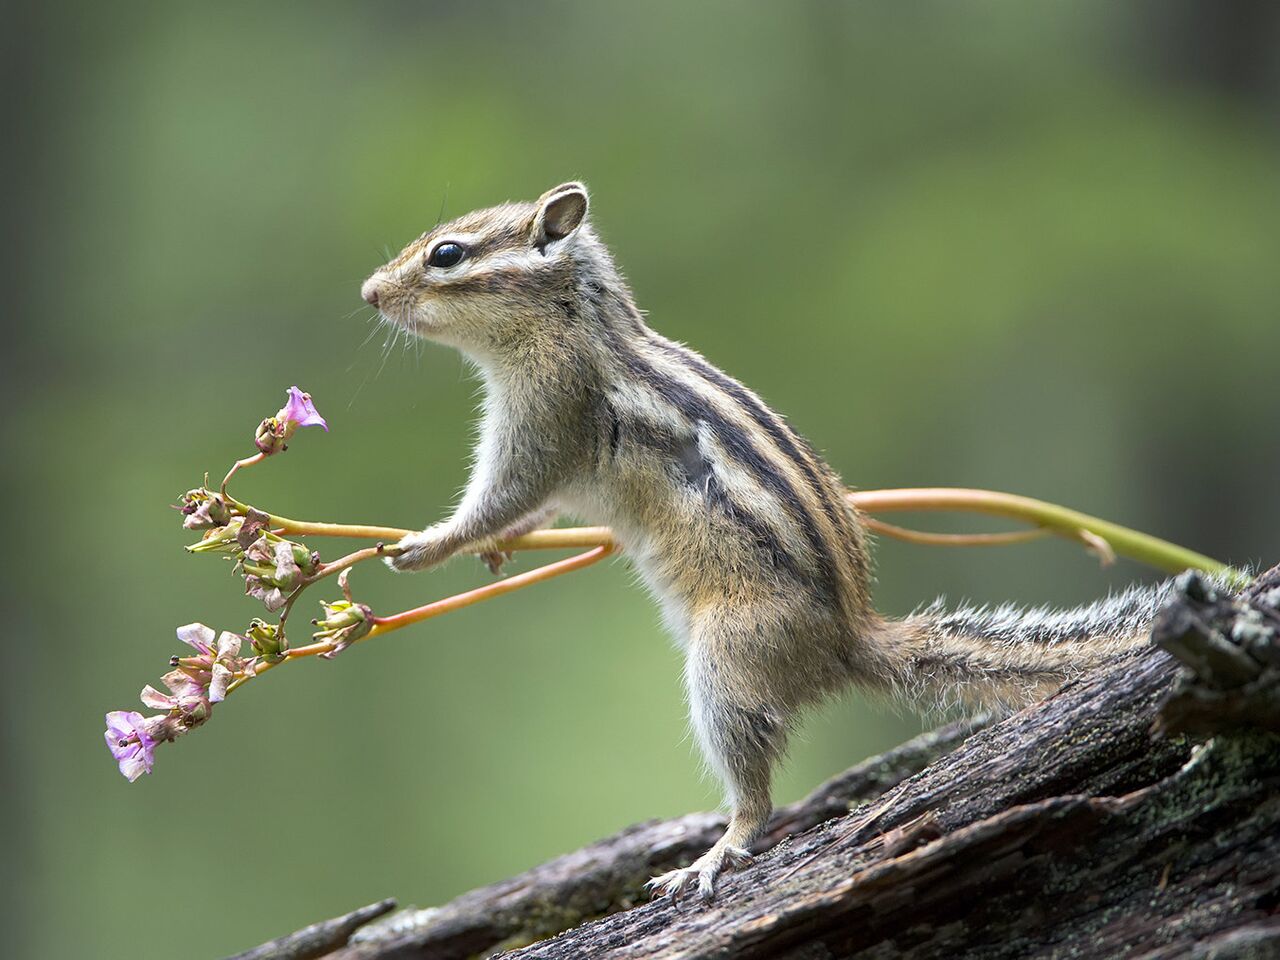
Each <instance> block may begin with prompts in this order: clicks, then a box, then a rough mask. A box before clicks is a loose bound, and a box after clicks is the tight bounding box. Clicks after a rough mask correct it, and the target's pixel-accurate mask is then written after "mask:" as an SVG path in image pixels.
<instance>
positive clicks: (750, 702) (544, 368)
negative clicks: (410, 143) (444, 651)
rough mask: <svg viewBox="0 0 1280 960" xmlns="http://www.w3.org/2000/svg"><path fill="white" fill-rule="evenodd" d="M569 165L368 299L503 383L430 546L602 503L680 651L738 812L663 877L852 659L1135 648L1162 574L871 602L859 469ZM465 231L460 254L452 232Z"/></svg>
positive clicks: (370, 288)
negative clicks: (462, 483) (642, 254)
mask: <svg viewBox="0 0 1280 960" xmlns="http://www.w3.org/2000/svg"><path fill="white" fill-rule="evenodd" d="M586 209H587V194H586V190H585V188H583V187H582V186H581V185H580V184H576V183H570V184H564V185H562V186H560V187H557V188H555V189H554V190H551V191H549V192H548V193H547V194H544V195H543V196H542V197H541V198H540V199H539V200H538V201H535V202H533V203H508V204H504V205H502V206H499V207H494V208H491V209H488V210H481V211H477V212H475V213H470V214H467V215H466V216H463V217H461V218H459V219H458V220H455V221H453V222H452V223H449V224H445V225H443V226H441V227H437V228H436V229H434V230H432V231H430V232H428V233H426V234H423V235H422V236H421V237H419V238H418V239H417V240H416V241H414V243H412V244H410V245H409V246H408V247H406V248H405V249H404V251H403V252H402V253H401V254H400V255H399V256H398V257H397V258H396V259H395V260H392V261H391V262H390V263H388V264H387V265H385V266H384V267H382V268H380V269H379V270H378V271H377V272H375V273H374V275H373V276H372V277H370V278H369V280H368V281H367V282H366V283H365V286H364V289H363V291H362V292H363V293H364V295H365V297H366V299H369V300H370V301H371V302H376V303H377V304H378V306H379V309H381V311H382V312H383V313H384V314H385V315H386V316H387V317H389V318H390V319H392V320H394V321H396V322H398V323H400V324H401V325H403V326H404V327H405V328H406V329H407V330H409V331H411V332H413V333H416V334H418V335H420V336H423V337H426V338H429V339H432V340H435V341H438V342H441V343H445V344H448V345H451V346H454V347H456V348H458V349H459V350H460V351H461V352H462V353H463V354H464V355H465V356H466V357H468V358H469V359H470V360H471V361H472V362H473V363H474V364H475V365H476V367H477V368H478V370H479V372H480V375H481V376H482V378H483V380H484V383H485V388H486V389H485V401H484V406H483V415H482V419H481V424H480V438H479V442H478V444H477V446H476V450H475V463H474V469H473V471H472V476H471V479H470V481H469V483H468V486H467V490H466V492H465V494H464V496H463V498H462V501H461V502H460V504H459V505H458V507H457V508H456V510H455V511H454V513H453V515H452V516H450V517H449V518H448V519H446V520H444V521H441V522H440V523H438V524H436V525H435V526H433V527H430V528H428V529H427V530H425V531H423V532H422V533H419V534H414V535H412V536H410V537H406V538H405V540H404V541H402V543H401V544H400V545H399V546H400V552H399V555H398V556H396V557H395V558H394V559H393V560H392V561H391V563H392V565H393V566H394V567H395V568H396V569H400V570H412V569H422V568H425V567H429V566H431V565H433V564H436V563H439V562H441V561H442V560H444V559H446V558H448V557H449V556H451V555H453V554H455V553H457V552H460V551H472V552H480V553H484V552H486V551H491V550H492V549H493V548H492V543H493V541H494V539H495V538H499V537H501V536H503V535H507V534H510V533H511V532H512V531H518V530H524V529H527V528H529V527H530V525H531V524H534V523H537V522H539V521H540V520H541V519H542V518H545V517H546V516H547V515H548V514H549V513H550V512H553V511H564V512H567V513H570V514H573V515H575V516H578V517H580V518H582V519H584V520H587V521H589V522H593V523H602V524H608V525H610V526H611V527H613V529H614V532H615V535H616V536H617V538H618V540H619V542H620V543H621V545H622V546H623V549H624V553H625V555H626V556H627V557H628V558H630V560H631V562H632V563H633V564H634V565H635V567H636V568H637V570H638V571H639V573H640V575H641V579H642V580H643V581H644V583H645V584H646V585H647V586H648V588H649V590H650V591H651V592H652V593H653V594H654V596H655V598H656V599H657V600H658V602H659V605H660V607H661V609H662V611H663V616H664V620H665V621H666V624H667V626H668V628H669V629H670V630H671V632H672V634H673V635H674V636H675V638H676V639H677V641H678V642H679V643H680V644H681V645H682V646H683V647H684V649H685V654H686V666H685V682H686V687H687V691H688V698H689V704H690V711H691V716H692V724H693V728H694V732H695V734H696V735H697V738H698V741H699V744H700V746H701V748H702V750H703V753H704V755H705V756H706V758H707V762H708V765H709V766H710V767H711V769H712V770H713V771H714V772H715V773H716V775H717V776H718V777H719V778H720V779H721V780H722V781H723V782H724V784H725V787H726V791H727V793H728V799H729V802H730V805H731V807H732V811H733V815H732V818H731V821H730V824H729V828H728V830H727V831H726V833H725V836H724V837H723V838H722V839H721V840H720V841H719V842H718V843H717V844H716V845H715V846H714V847H713V848H712V849H711V850H710V851H709V852H708V853H707V854H706V855H704V856H703V857H701V858H699V860H698V861H697V862H696V863H694V864H693V865H692V866H691V867H689V868H686V869H683V870H677V871H673V872H672V873H671V874H667V875H665V876H663V877H660V878H657V879H656V880H655V881H654V889H655V890H658V891H661V892H669V893H673V894H674V893H679V892H681V891H682V890H684V889H686V888H687V887H688V886H690V885H696V886H697V887H698V889H699V890H700V891H701V893H702V894H703V895H710V893H711V890H712V887H713V883H714V880H715V877H716V875H717V874H718V873H719V872H720V871H721V870H722V869H724V868H726V867H729V866H733V865H736V864H740V863H742V862H745V860H746V858H747V854H746V850H745V848H746V846H747V845H748V844H749V843H750V842H751V840H752V839H753V838H754V837H755V836H756V835H757V834H758V832H759V831H760V829H761V828H762V827H763V825H764V822H765V820H766V818H767V817H768V815H769V812H770V778H771V774H772V770H773V768H774V766H775V765H776V762H777V761H778V759H779V758H780V757H781V756H782V754H783V752H784V750H785V746H786V739H787V732H788V730H789V728H790V726H791V724H792V722H793V720H794V718H795V717H796V715H797V713H798V712H799V711H800V710H801V709H802V708H803V707H805V706H806V705H809V704H813V703H816V702H818V701H820V700H822V699H824V698H826V697H827V696H829V695H830V694H832V693H833V692H835V691H837V690H839V689H840V688H842V687H844V686H846V685H847V684H849V683H857V684H860V685H862V686H863V687H865V688H867V689H869V690H872V691H878V692H882V693H891V694H892V693H899V694H903V695H906V696H908V697H910V698H912V699H914V700H917V701H923V702H926V703H932V704H937V703H940V702H944V703H945V702H950V701H952V700H977V701H983V702H997V703H1001V704H1021V703H1025V702H1027V701H1028V700H1030V699H1032V698H1034V697H1037V696H1040V695H1042V694H1044V693H1046V692H1048V691H1050V690H1052V689H1053V687H1054V686H1055V685H1056V684H1058V683H1060V682H1061V681H1062V680H1064V679H1066V678H1068V677H1070V676H1073V675H1074V674H1076V673H1078V672H1079V671H1081V670H1082V669H1087V668H1088V667H1089V666H1092V665H1095V664H1098V663H1101V662H1104V661H1107V660H1110V659H1113V658H1114V657H1116V656H1118V655H1120V654H1122V653H1123V652H1124V651H1125V650H1126V649H1129V648H1131V647H1132V646H1133V645H1134V644H1135V643H1136V642H1137V641H1138V639H1139V638H1140V637H1141V635H1142V633H1143V631H1144V630H1145V629H1146V627H1147V625H1148V624H1149V623H1150V620H1151V617H1152V616H1153V614H1154V611H1155V609H1156V607H1157V606H1158V605H1159V602H1160V600H1161V599H1162V598H1163V596H1164V595H1165V591H1167V587H1161V588H1158V589H1156V590H1153V591H1146V592H1140V591H1133V592H1130V593H1126V594H1124V595H1121V596H1119V597H1116V598H1113V599H1111V600H1108V601H1102V602H1100V603H1098V604H1092V605H1090V606H1088V607H1083V608H1080V609H1079V610H1075V611H1067V612H1064V613H1052V612H1050V611H1046V610H1032V611H1026V612H1019V611H1015V610H1013V609H1011V608H1007V607H1000V608H997V609H995V610H972V609H961V610H958V611H956V612H953V613H947V612H945V611H944V610H943V609H942V608H941V607H940V606H937V605H935V606H932V607H929V608H927V609H925V610H922V611H919V612H917V613H916V614H914V615H913V616H911V617H908V618H906V619H904V620H900V621H890V620H886V619H884V618H882V617H880V616H879V615H878V614H876V613H875V611H874V609H873V607H872V605H871V601H870V598H869V594H868V586H869V581H870V561H869V556H868V543H867V537H866V534H865V530H864V526H863V524H862V522H861V519H860V518H859V517H858V515H857V513H856V511H855V510H854V509H853V508H852V507H850V506H849V504H848V501H847V500H846V498H845V496H844V490H845V488H844V485H843V483H842V482H841V481H840V479H839V478H838V477H837V476H836V475H835V473H834V472H833V471H832V470H831V469H830V467H828V466H827V465H826V464H825V463H824V462H823V461H822V459H821V458H820V457H819V456H818V455H817V454H816V453H815V452H814V451H813V449H812V447H810V446H809V444H808V443H806V442H805V441H804V439H803V438H801V437H800V436H799V435H798V434H797V433H796V432H795V431H793V430H792V429H791V427H790V426H789V425H788V424H787V423H786V421H785V420H784V419H783V418H782V417H780V416H778V415H777V414H776V413H774V412H773V411H772V410H770V409H769V407H768V406H767V405H766V404H765V403H764V401H762V400H761V399H760V398H759V397H758V396H757V395H756V394H754V393H752V392H751V391H750V390H748V389H747V388H746V387H744V386H743V385H742V384H740V383H738V382H737V381H736V380H733V379H732V378H731V377H729V376H728V375H727V374H725V373H723V372H721V371H720V370H718V369H717V368H716V367H714V366H712V365H711V364H710V363H708V362H707V361H706V360H705V359H704V358H702V357H701V356H699V355H698V354H697V353H695V352H694V351H692V350H690V349H689V348H687V347H685V346H682V345H681V344H678V343H675V342H673V341H671V340H668V339H666V338H664V337H662V336H660V335H659V334H657V333H655V332H654V331H653V330H651V329H650V328H649V327H648V326H647V325H646V324H645V322H644V320H643V319H642V317H641V314H640V311H639V310H638V309H637V308H636V306H635V304H634V302H633V301H632V298H631V294H630V291H629V290H628V289H627V286H626V284H625V282H624V281H623V279H622V277H621V275H620V273H619V272H618V270H617V268H616V267H615V265H614V263H613V260H612V258H611V257H610V255H609V253H608V251H607V250H606V248H605V247H604V245H603V244H602V243H601V242H600V240H599V239H598V238H597V237H596V235H595V233H594V231H593V230H592V228H591V226H590V225H589V224H588V223H587V222H586ZM444 242H453V243H459V244H461V245H463V246H464V247H465V248H466V250H467V251H468V255H467V256H466V257H465V258H464V259H463V261H462V262H460V263H458V264H457V265H455V266H453V267H448V268H438V267H431V266H428V265H427V260H428V258H429V257H430V254H431V252H432V250H433V249H434V248H435V247H436V245H438V244H440V243H444Z"/></svg>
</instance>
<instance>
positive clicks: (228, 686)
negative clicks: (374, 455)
mask: <svg viewBox="0 0 1280 960" xmlns="http://www.w3.org/2000/svg"><path fill="white" fill-rule="evenodd" d="M309 426H320V427H324V429H325V430H328V429H329V426H328V424H327V423H325V420H324V418H323V417H322V416H320V414H319V413H318V412H317V411H316V408H315V404H314V403H312V401H311V395H310V394H307V393H303V392H302V391H301V390H299V389H298V388H297V387H290V388H289V399H288V402H287V403H286V404H285V405H284V406H283V407H281V408H280V410H279V412H277V413H276V414H275V415H274V416H271V417H267V418H266V419H265V420H263V421H262V423H261V424H260V425H259V427H258V429H257V431H256V433H255V437H254V442H255V445H256V446H257V448H258V452H257V453H256V454H254V455H253V456H251V457H246V458H245V459H243V460H239V461H237V462H236V463H235V465H234V466H233V467H232V469H231V471H230V472H229V473H228V474H227V479H226V480H223V482H222V487H221V489H219V490H212V489H210V487H209V482H208V477H207V476H206V477H205V483H204V486H201V487H197V488H195V489H193V490H188V491H187V492H186V493H185V494H183V495H182V497H181V498H180V500H179V503H178V504H177V508H178V510H179V511H180V512H181V513H182V517H183V520H182V526H183V527H184V528H185V529H187V530H199V531H201V537H200V540H199V542H197V543H194V544H191V545H189V546H188V547H187V549H188V550H189V551H190V552H192V553H216V554H222V555H224V556H225V557H226V558H227V559H228V560H230V561H232V562H233V563H234V565H235V570H236V572H237V573H239V574H240V576H242V577H243V578H244V585H245V593H246V594H248V595H249V596H252V597H255V598H256V599H258V600H260V601H261V602H262V603H263V605H265V606H266V608H267V610H269V611H271V612H273V613H274V612H279V623H267V622H265V621H263V620H254V621H252V622H251V623H250V624H249V628H248V629H247V630H246V631H245V633H244V634H243V635H241V634H237V633H231V632H223V633H221V634H215V632H214V631H213V630H212V629H210V628H209V627H206V626H205V625H204V624H202V623H189V624H187V625H186V626H185V627H179V628H178V639H179V640H181V641H182V642H183V643H185V644H187V645H188V646H189V647H191V649H192V650H193V651H194V655H193V656H185V657H172V658H171V659H170V661H169V666H170V668H171V669H170V670H169V672H168V673H166V674H165V675H164V676H163V677H162V678H161V684H162V686H163V689H157V688H156V687H153V686H151V685H150V684H148V685H147V686H145V687H143V688H142V694H141V700H142V703H143V705H144V706H145V707H146V708H148V709H150V710H153V711H157V712H155V713H153V714H151V715H149V716H144V715H143V714H141V713H139V712H137V711H135V710H113V711H112V712H111V713H108V714H107V716H106V720H107V729H106V734H105V737H106V741H107V747H108V748H109V749H110V751H111V756H112V757H113V758H114V759H115V761H116V763H117V764H118V765H119V767H120V772H121V773H122V774H124V776H125V777H126V778H127V779H128V780H129V781H130V782H132V781H134V780H137V779H138V777H140V776H142V774H144V773H150V772H151V768H152V766H153V764H154V762H155V749H156V746H157V745H158V744H161V743H169V742H172V741H174V740H176V739H178V737H181V736H183V735H185V734H186V733H187V732H188V731H190V730H193V729H195V728H196V727H198V726H200V725H202V724H204V723H206V722H207V721H208V720H209V717H210V716H212V714H213V708H214V705H215V704H218V703H221V702H222V701H223V700H224V699H226V697H227V695H228V694H229V693H231V692H232V691H233V690H235V689H237V688H238V687H240V685H241V684H243V683H245V682H247V681H248V680H251V679H253V678H254V677H256V676H258V675H259V674H261V673H262V672H263V671H265V670H268V669H270V668H272V667H274V666H275V665H276V664H279V663H282V662H283V661H285V660H286V659H287V658H288V656H289V643H288V640H287V639H286V638H285V631H284V623H285V619H286V618H287V617H288V614H289V610H290V608H291V607H292V601H293V600H295V599H296V598H297V596H298V595H299V594H300V593H301V591H302V590H303V589H304V588H306V587H307V586H309V585H310V584H311V583H313V582H315V581H316V580H319V579H321V578H323V577H325V576H328V575H329V574H330V573H332V572H334V571H340V574H339V578H338V583H339V585H340V586H341V588H342V594H343V597H344V598H345V599H343V600H340V601H337V602H336V603H325V604H323V607H324V611H325V618H324V619H323V620H313V621H312V623H313V624H314V625H315V626H316V628H317V630H316V632H315V634H314V638H315V640H316V641H317V642H316V644H315V645H314V646H313V647H312V648H311V649H307V650H301V651H298V654H299V655H302V656H308V655H315V654H319V655H321V656H325V657H328V658H332V657H333V656H335V655H337V654H338V653H340V652H341V651H342V650H345V649H346V648H347V647H348V646H350V645H351V644H352V643H354V642H355V641H357V640H359V639H361V638H362V637H364V636H367V635H368V634H369V632H370V631H371V630H372V629H373V626H374V621H375V618H374V615H373V611H372V610H370V609H369V607H367V606H365V605H364V604H361V603H356V602H355V601H354V600H352V597H351V592H350V590H349V588H348V576H349V574H350V572H351V571H350V563H352V562H354V561H353V560H350V559H349V558H344V559H345V560H346V562H342V561H335V563H334V565H333V568H332V569H326V568H325V566H324V565H323V564H322V563H321V562H320V555H319V554H318V553H316V552H314V551H312V550H311V549H310V548H308V547H307V546H306V545H304V544H301V543H297V542H295V541H293V540H287V539H285V538H284V537H282V536H280V530H279V528H280V527H281V526H282V524H281V522H280V521H279V520H278V518H273V517H272V516H271V515H269V514H266V513H263V512H262V511H260V510H255V509H254V508H253V507H251V506H248V505H247V504H244V503H241V502H239V501H237V500H235V499H234V498H233V497H231V496H230V495H229V494H228V493H227V480H229V479H230V478H231V476H232V475H233V474H234V473H235V472H236V471H237V470H238V469H242V468H244V467H249V466H252V465H253V464H255V463H259V462H261V461H262V460H263V459H264V458H265V457H267V456H270V455H272V454H275V453H279V452H281V451H283V450H286V449H287V442H288V441H289V439H290V438H291V437H292V436H293V434H294V433H295V432H296V431H297V429H298V428H299V427H309ZM273 526H274V527H275V528H276V529H273ZM242 654H243V655H242Z"/></svg>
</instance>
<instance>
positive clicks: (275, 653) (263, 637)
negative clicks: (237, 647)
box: [245, 619, 289, 660]
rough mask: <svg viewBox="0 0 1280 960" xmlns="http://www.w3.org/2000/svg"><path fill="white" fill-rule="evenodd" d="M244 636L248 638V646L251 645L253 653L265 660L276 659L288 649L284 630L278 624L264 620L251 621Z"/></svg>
mask: <svg viewBox="0 0 1280 960" xmlns="http://www.w3.org/2000/svg"><path fill="white" fill-rule="evenodd" d="M245 636H247V637H248V638H249V646H251V647H253V651H254V653H256V654H257V655H258V656H260V657H262V658H263V659H265V660H278V659H280V657H282V656H284V652H285V651H286V650H288V649H289V641H288V640H287V639H286V638H285V635H284V631H283V630H281V629H280V627H279V626H278V625H276V624H274V623H267V622H266V621H264V620H257V619H255V620H253V621H251V622H250V624H249V629H248V630H247V631H246V633H245Z"/></svg>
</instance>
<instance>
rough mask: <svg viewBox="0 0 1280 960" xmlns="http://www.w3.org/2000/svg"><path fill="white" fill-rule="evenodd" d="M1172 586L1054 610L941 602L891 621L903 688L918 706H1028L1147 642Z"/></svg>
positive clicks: (1167, 583)
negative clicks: (949, 608)
mask: <svg viewBox="0 0 1280 960" xmlns="http://www.w3.org/2000/svg"><path fill="white" fill-rule="evenodd" d="M1173 589H1174V585H1173V581H1172V580H1167V581H1165V582H1163V583H1160V584H1156V585H1154V586H1145V587H1144V586H1135V587H1130V588H1129V589H1128V590H1125V591H1124V592H1123V593H1119V594H1114V595H1112V596H1110V597H1107V598H1106V599H1104V600H1098V601H1096V602H1094V603H1090V604H1086V605H1084V606H1081V607H1074V608H1071V609H1067V610H1054V609H1050V608H1048V607H1038V608H1034V609H1029V610H1027V609H1019V608H1017V607H1015V606H1012V605H1009V604H1005V605H1002V606H998V607H960V608H958V609H956V610H952V611H949V612H948V611H947V610H946V609H945V607H944V605H943V603H942V601H941V600H938V601H935V602H934V603H933V604H931V605H930V606H928V607H926V608H925V609H923V610H919V611H917V612H916V613H914V614H912V615H911V616H909V617H907V618H905V619H903V620H900V621H896V622H893V623H891V624H889V625H888V626H889V629H890V631H891V632H892V634H893V636H892V637H891V638H890V639H891V642H893V643H894V644H896V646H897V648H898V653H899V655H900V657H901V659H900V660H899V663H900V664H901V670H902V672H901V675H900V677H899V678H898V680H899V682H898V687H899V690H900V691H901V692H902V694H903V695H905V696H906V697H907V698H909V699H911V700H912V701H914V702H916V703H921V704H929V705H933V704H936V705H939V706H941V707H943V708H946V707H949V706H951V705H952V704H954V703H970V704H973V703H978V704H983V705H988V706H1022V705H1024V704H1027V703H1030V702H1033V701H1034V700H1037V699H1039V698H1040V697H1043V696H1045V695H1046V694H1048V693H1050V692H1052V691H1053V690H1054V689H1055V688H1056V687H1057V686H1059V685H1060V684H1061V683H1062V682H1063V681H1065V680H1068V679H1070V678H1071V677H1074V676H1078V675H1079V674H1081V673H1084V672H1086V671H1088V670H1091V669H1093V668H1095V667H1098V666H1102V665H1103V664H1106V663H1113V662H1115V661H1116V660H1117V659H1118V658H1119V657H1121V656H1123V655H1124V654H1125V653H1126V652H1128V651H1130V650H1133V649H1134V648H1136V647H1139V646H1141V645H1143V644H1145V643H1146V641H1147V637H1148V635H1149V633H1150V629H1151V622H1152V620H1153V619H1154V618H1155V614H1156V611H1157V610H1159V609H1160V607H1162V606H1163V605H1164V604H1165V603H1166V602H1167V601H1168V600H1169V598H1170V597H1171V595H1172V592H1173Z"/></svg>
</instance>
